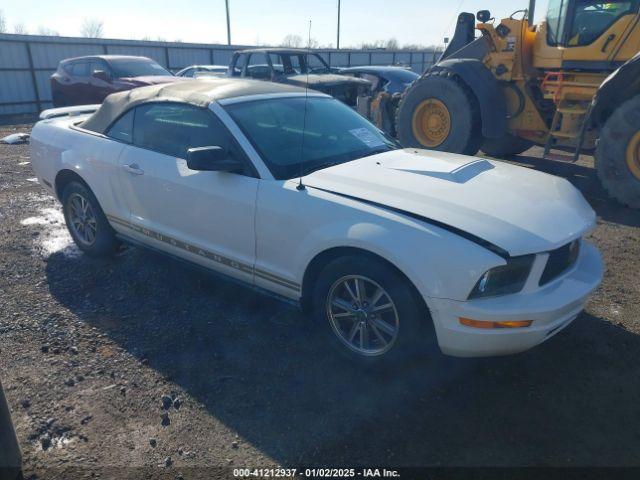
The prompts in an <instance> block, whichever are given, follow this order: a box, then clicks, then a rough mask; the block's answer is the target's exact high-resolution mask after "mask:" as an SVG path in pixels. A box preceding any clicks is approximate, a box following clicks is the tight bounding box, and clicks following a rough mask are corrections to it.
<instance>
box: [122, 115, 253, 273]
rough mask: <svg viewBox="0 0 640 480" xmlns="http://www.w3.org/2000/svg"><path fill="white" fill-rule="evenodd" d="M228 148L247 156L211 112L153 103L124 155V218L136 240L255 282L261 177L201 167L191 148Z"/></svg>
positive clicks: (137, 119) (248, 172) (139, 119)
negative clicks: (190, 158) (190, 157)
mask: <svg viewBox="0 0 640 480" xmlns="http://www.w3.org/2000/svg"><path fill="white" fill-rule="evenodd" d="M213 145H216V146H220V147H222V148H224V149H225V150H227V151H229V152H232V154H233V155H234V156H235V158H238V159H242V160H243V161H245V160H246V159H245V158H244V154H243V153H242V151H241V149H240V148H239V147H238V146H237V145H236V143H235V141H234V140H233V138H232V136H231V134H230V133H229V132H228V130H227V129H226V128H225V127H224V126H223V125H222V123H221V122H220V121H219V120H218V119H217V118H216V117H215V115H214V114H213V112H211V111H210V110H209V109H203V108H197V107H195V106H192V105H186V104H182V103H175V102H173V103H169V102H163V103H150V104H146V105H142V106H138V107H137V108H136V110H135V118H134V128H133V141H132V144H131V145H129V146H127V147H126V148H125V150H124V152H123V153H122V155H121V156H120V160H119V162H120V178H121V184H122V190H121V191H122V195H123V197H124V199H125V201H126V202H127V204H128V205H129V209H130V215H129V218H128V219H124V221H125V222H126V223H127V224H128V227H129V230H130V232H131V234H132V236H134V237H135V238H136V239H138V240H141V241H143V242H145V243H148V244H151V245H152V246H155V247H157V248H160V249H162V250H165V251H168V252H170V253H173V254H175V255H178V256H180V257H184V258H187V259H189V260H192V261H195V262H197V263H199V264H202V265H204V266H207V267H211V268H214V269H216V270H219V271H221V272H223V273H225V274H229V275H231V276H234V277H236V278H239V279H241V280H244V281H248V282H252V281H253V266H254V262H255V228H254V217H255V209H256V196H257V190H258V183H259V179H258V178H257V175H255V174H254V173H253V170H252V168H251V165H250V163H249V162H248V161H246V165H247V168H246V169H245V171H243V172H238V173H231V172H213V171H194V170H190V169H189V168H188V167H187V162H186V160H185V158H186V152H187V150H188V149H189V148H193V147H204V146H213Z"/></svg>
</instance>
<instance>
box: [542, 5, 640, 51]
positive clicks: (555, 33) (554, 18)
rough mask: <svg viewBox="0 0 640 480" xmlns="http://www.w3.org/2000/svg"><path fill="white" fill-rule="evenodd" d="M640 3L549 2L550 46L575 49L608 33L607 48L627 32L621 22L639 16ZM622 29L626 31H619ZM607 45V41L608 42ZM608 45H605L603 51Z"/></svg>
mask: <svg viewBox="0 0 640 480" xmlns="http://www.w3.org/2000/svg"><path fill="white" fill-rule="evenodd" d="M639 3H640V0H608V1H602V0H549V6H548V10H547V31H546V37H547V38H546V40H547V45H549V46H553V47H565V48H574V47H582V46H587V45H591V44H593V43H594V42H595V41H596V40H598V39H601V37H603V34H605V33H607V35H606V39H609V38H610V39H609V40H608V42H607V45H606V46H607V47H608V46H609V44H611V43H613V42H614V41H615V40H616V37H619V36H620V35H621V34H622V33H623V32H624V27H626V26H627V23H628V22H626V21H625V22H622V23H624V26H623V25H620V26H619V25H616V24H617V23H618V21H619V20H621V19H623V18H625V17H629V18H628V19H627V20H631V18H633V16H634V15H637V13H638V4H639ZM618 27H623V28H618ZM605 42H606V40H605ZM604 46H605V45H604V44H603V47H604Z"/></svg>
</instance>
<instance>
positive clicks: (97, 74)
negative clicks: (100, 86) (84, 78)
mask: <svg viewBox="0 0 640 480" xmlns="http://www.w3.org/2000/svg"><path fill="white" fill-rule="evenodd" d="M91 76H92V77H93V78H97V79H98V80H102V81H103V82H108V81H110V80H111V78H110V77H109V74H108V73H107V72H105V71H104V70H94V71H93V73H92V74H91Z"/></svg>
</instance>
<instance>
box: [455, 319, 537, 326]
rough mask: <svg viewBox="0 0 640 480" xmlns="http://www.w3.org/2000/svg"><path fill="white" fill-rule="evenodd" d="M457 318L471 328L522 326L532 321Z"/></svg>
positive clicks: (528, 324)
mask: <svg viewBox="0 0 640 480" xmlns="http://www.w3.org/2000/svg"><path fill="white" fill-rule="evenodd" d="M459 320H460V324H461V325H465V326H467V327H473V328H523V327H528V326H530V325H531V324H532V323H533V320H503V321H501V322H492V321H487V320H473V319H471V318H464V317H460V318H459Z"/></svg>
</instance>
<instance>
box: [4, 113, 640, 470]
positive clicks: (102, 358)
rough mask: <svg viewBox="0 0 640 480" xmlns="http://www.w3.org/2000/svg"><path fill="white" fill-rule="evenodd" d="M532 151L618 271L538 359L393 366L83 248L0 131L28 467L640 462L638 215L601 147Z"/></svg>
mask: <svg viewBox="0 0 640 480" xmlns="http://www.w3.org/2000/svg"><path fill="white" fill-rule="evenodd" d="M15 129H16V127H0V137H2V136H4V135H7V134H9V133H12V132H13V131H15ZM18 131H28V126H21V127H18ZM528 153H529V154H531V156H526V155H524V156H520V157H518V158H517V159H516V160H517V161H518V162H519V163H521V164H523V165H527V166H531V167H533V168H537V169H541V170H545V171H549V172H551V173H555V174H558V175H562V176H565V177H566V178H568V179H569V180H571V181H572V182H573V183H574V184H575V185H576V186H577V187H578V188H580V189H581V190H582V191H583V192H584V194H585V195H586V196H587V198H588V200H589V201H590V203H591V204H592V205H593V207H594V208H595V210H596V211H597V213H598V227H597V229H596V230H595V232H594V233H593V234H592V236H591V237H592V240H593V241H594V242H595V243H596V244H597V245H598V246H599V247H600V248H601V249H602V252H603V255H604V259H605V262H606V266H607V268H606V276H605V280H604V283H603V285H602V287H601V288H600V289H599V290H598V292H597V293H596V294H595V295H594V296H593V298H592V300H591V301H590V303H589V306H588V308H587V310H586V312H584V313H583V314H582V315H580V317H579V318H578V319H577V320H576V321H575V322H574V323H573V324H572V325H571V326H570V327H569V328H567V329H565V330H564V331H562V332H561V333H560V334H558V335H557V336H556V337H554V338H553V339H552V340H550V341H549V342H547V343H545V344H543V345H541V346H539V347H537V348H535V349H533V350H531V351H529V352H527V353H524V354H520V355H516V356H511V357H505V358H495V359H477V360H462V359H453V358H446V357H442V356H436V357H431V358H425V359H423V360H421V361H420V362H416V363H415V364H413V365H410V366H408V367H407V370H406V371H404V372H402V373H396V374H388V375H385V376H379V375H372V374H363V373H362V372H359V371H357V370H354V369H352V368H350V367H349V365H345V364H344V362H343V361H342V360H340V359H338V358H336V357H335V356H333V355H332V354H331V353H330V352H328V351H327V350H326V349H325V346H324V345H323V344H322V343H321V342H319V341H318V340H317V339H316V338H315V336H314V334H313V331H312V330H311V329H310V328H308V326H307V324H306V320H305V318H304V317H303V316H302V314H301V313H299V312H298V311H297V310H295V309H293V308H291V307H290V306H288V305H285V304H282V303H280V302H278V301H276V300H273V299H270V298H266V297H263V296H261V295H259V294H257V293H254V292H253V291H251V290H249V289H245V288H242V287H238V286H237V285H235V284H230V283H227V282H225V281H222V280H217V279H215V278H212V277H210V276H208V275H205V274H203V273H200V272H197V271H194V270H193V269H191V268H189V267H187V266H184V265H182V264H180V263H176V262H174V261H172V260H168V259H164V258H161V257H159V256H157V255H155V254H151V253H149V252H146V251H141V250H139V249H129V250H127V251H126V252H125V253H123V254H122V255H120V256H118V257H116V258H115V259H113V260H109V261H97V260H91V259H89V258H87V257H85V256H83V255H81V254H80V253H79V252H78V250H77V249H75V248H74V246H73V245H72V244H71V240H70V238H69V236H68V234H67V233H66V230H65V229H64V223H63V219H62V215H61V213H60V209H59V206H58V205H57V204H56V203H55V202H54V200H53V199H52V198H51V197H48V196H46V195H45V194H44V192H43V190H42V189H41V188H40V186H39V185H38V184H37V183H36V182H35V179H34V178H33V177H34V174H33V172H32V170H31V166H30V164H29V163H28V162H29V151H28V146H27V145H20V146H18V145H13V146H12V145H0V232H1V235H0V243H1V247H0V271H1V272H2V275H1V277H0V306H1V311H0V375H1V376H2V381H3V383H4V385H5V388H6V394H7V398H8V401H9V403H10V407H11V409H12V411H13V416H14V422H15V424H16V429H17V433H18V436H19V439H20V443H21V445H22V448H23V451H24V457H25V476H26V477H27V478H29V477H31V478H35V477H36V476H37V477H38V478H54V477H58V478H59V477H61V476H67V477H69V476H76V475H75V474H79V472H80V473H82V474H85V473H87V474H88V473H89V470H88V469H93V470H95V471H97V472H98V473H103V478H104V476H105V475H104V472H105V471H111V470H109V469H112V468H115V467H127V469H126V470H122V471H121V472H125V473H126V475H122V476H140V477H143V476H144V477H147V476H153V477H157V476H161V475H167V476H168V478H176V477H178V476H179V475H183V476H184V477H185V478H191V477H192V476H203V477H204V476H215V475H219V476H225V475H228V474H229V470H228V467H229V466H237V467H248V466H250V467H263V466H269V465H286V466H294V465H301V464H304V465H319V466H355V465H363V466H370V465H389V466H391V465H393V466H419V465H430V466H523V465H527V466H594V465H597V466H623V465H624V466H626V465H635V466H640V361H639V358H640V355H639V354H640V281H639V278H640V277H639V271H640V212H633V211H631V210H628V209H625V208H622V207H620V206H619V205H617V204H615V203H614V202H612V201H609V200H607V199H606V196H605V195H604V194H603V192H602V191H601V190H600V189H599V187H598V184H597V181H596V179H595V174H594V170H593V161H592V159H591V158H589V157H585V158H583V159H581V160H580V162H579V163H578V164H575V165H572V164H561V163H554V162H546V161H543V160H539V159H538V158H536V154H539V150H532V151H529V152H528ZM163 395H166V396H167V397H166V398H165V399H164V401H165V403H166V407H167V410H164V409H163ZM163 414H164V417H163ZM78 467H82V468H83V469H82V470H76V469H77V468H78ZM130 467H138V468H130ZM203 467H210V468H203ZM217 467H224V468H225V469H227V470H225V469H218V468H217ZM63 471H64V472H66V473H64V474H63V473H62V472H63ZM113 471H116V470H113Z"/></svg>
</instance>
